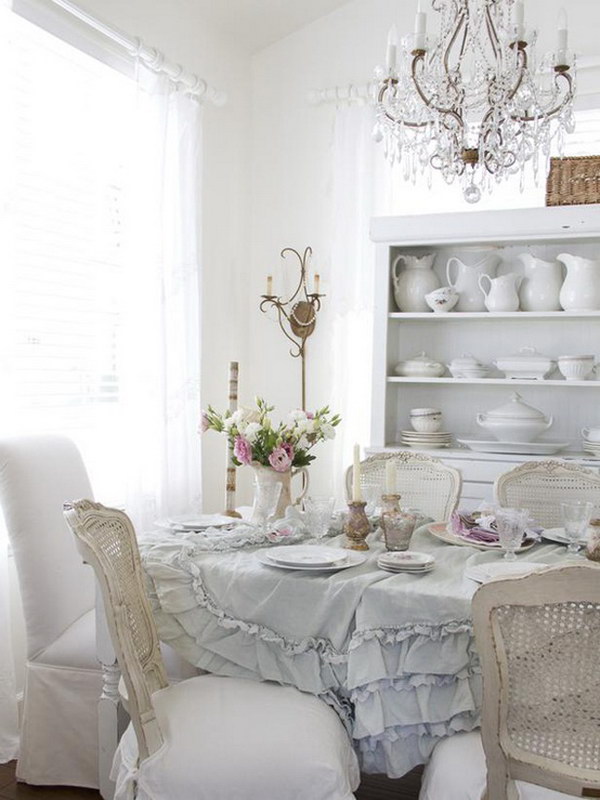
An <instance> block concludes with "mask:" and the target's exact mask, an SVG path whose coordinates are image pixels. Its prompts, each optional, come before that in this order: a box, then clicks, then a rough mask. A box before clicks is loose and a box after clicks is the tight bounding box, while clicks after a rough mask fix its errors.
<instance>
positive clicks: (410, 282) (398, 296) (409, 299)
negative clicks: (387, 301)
mask: <svg viewBox="0 0 600 800" xmlns="http://www.w3.org/2000/svg"><path fill="white" fill-rule="evenodd" d="M434 261H435V253H427V254H426V255H424V256H412V255H406V254H404V253H401V254H400V255H399V256H396V258H395V259H394V262H393V264H392V278H393V281H394V299H395V300H396V305H397V306H398V308H399V309H400V311H412V312H420V311H431V308H430V307H429V306H428V305H427V303H426V302H425V295H426V294H429V292H432V291H433V290H434V289H438V288H439V286H440V279H439V278H438V276H437V275H436V274H435V272H434V271H433V262H434ZM400 262H404V269H403V270H401V271H400V270H399V269H398V265H399V264H400Z"/></svg>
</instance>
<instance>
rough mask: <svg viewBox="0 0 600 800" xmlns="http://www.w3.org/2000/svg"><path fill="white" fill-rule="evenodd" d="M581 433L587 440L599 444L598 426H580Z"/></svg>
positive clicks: (599, 432)
mask: <svg viewBox="0 0 600 800" xmlns="http://www.w3.org/2000/svg"><path fill="white" fill-rule="evenodd" d="M581 435H582V436H583V438H584V439H586V440H587V441H588V442H594V444H595V443H598V444H600V428H582V429H581Z"/></svg>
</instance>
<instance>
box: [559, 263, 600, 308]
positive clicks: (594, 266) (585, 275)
mask: <svg viewBox="0 0 600 800" xmlns="http://www.w3.org/2000/svg"><path fill="white" fill-rule="evenodd" d="M556 258H557V259H558V261H561V262H562V263H563V264H564V265H565V266H566V268H567V277H566V278H565V282H564V283H563V285H562V289H561V290H560V304H561V306H562V307H563V308H564V310H565V311H600V261H592V259H590V258H582V257H581V256H573V255H570V254H569V253H561V254H560V255H559V256H556Z"/></svg>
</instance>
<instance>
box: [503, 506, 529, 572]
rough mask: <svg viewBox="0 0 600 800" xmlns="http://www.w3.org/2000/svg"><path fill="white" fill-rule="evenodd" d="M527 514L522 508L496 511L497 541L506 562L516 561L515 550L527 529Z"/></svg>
mask: <svg viewBox="0 0 600 800" xmlns="http://www.w3.org/2000/svg"><path fill="white" fill-rule="evenodd" d="M528 519H529V512H528V511H525V510H524V509H522V508H498V509H496V526H497V528H498V539H499V541H500V546H501V547H502V549H503V550H504V558H505V560H506V561H516V558H517V555H516V552H515V551H516V550H517V549H518V548H519V547H520V546H521V543H522V541H523V534H524V533H525V528H526V527H527V521H528Z"/></svg>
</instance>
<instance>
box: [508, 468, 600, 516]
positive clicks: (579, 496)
mask: <svg viewBox="0 0 600 800" xmlns="http://www.w3.org/2000/svg"><path fill="white" fill-rule="evenodd" d="M494 496H495V498H496V500H497V502H498V503H499V504H500V505H501V506H505V507H507V508H526V509H527V510H528V511H529V512H530V513H531V516H532V517H533V518H534V519H535V520H536V522H539V524H540V525H542V526H543V527H544V528H556V527H559V526H560V525H562V518H561V512H560V504H561V502H563V501H569V500H589V501H590V502H591V503H593V504H594V507H595V511H594V516H596V517H598V516H600V475H599V474H598V473H597V472H594V471H593V470H591V469H587V468H586V467H581V466H579V465H578V464H573V463H571V462H566V461H527V462H526V463H525V464H520V465H519V466H518V467H515V468H514V469H511V470H509V471H508V472H505V473H504V474H503V475H499V476H498V478H496V481H495V483H494Z"/></svg>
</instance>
